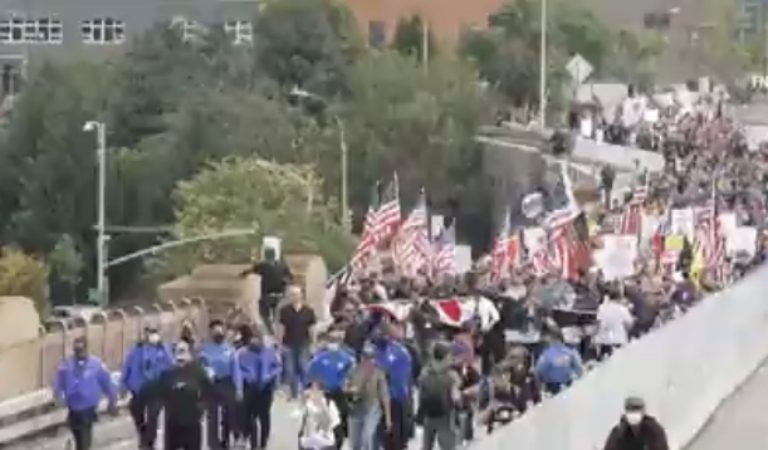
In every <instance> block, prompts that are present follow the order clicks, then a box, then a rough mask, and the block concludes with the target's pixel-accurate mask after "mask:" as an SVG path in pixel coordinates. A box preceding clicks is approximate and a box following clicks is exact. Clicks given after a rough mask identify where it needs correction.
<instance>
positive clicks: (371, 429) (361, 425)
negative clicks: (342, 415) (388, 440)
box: [347, 405, 382, 450]
mask: <svg viewBox="0 0 768 450" xmlns="http://www.w3.org/2000/svg"><path fill="white" fill-rule="evenodd" d="M381 416H382V411H381V407H380V406H379V405H374V406H370V407H367V408H366V407H356V408H354V409H353V410H352V411H350V413H349V419H347V423H348V426H349V445H350V447H352V450H374V439H375V437H376V429H377V428H378V426H379V422H381Z"/></svg>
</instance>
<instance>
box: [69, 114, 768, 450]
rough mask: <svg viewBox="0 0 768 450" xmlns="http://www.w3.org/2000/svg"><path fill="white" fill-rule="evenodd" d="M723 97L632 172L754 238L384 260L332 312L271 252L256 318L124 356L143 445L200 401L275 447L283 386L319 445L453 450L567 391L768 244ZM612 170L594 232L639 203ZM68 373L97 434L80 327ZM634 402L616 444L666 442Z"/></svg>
mask: <svg viewBox="0 0 768 450" xmlns="http://www.w3.org/2000/svg"><path fill="white" fill-rule="evenodd" d="M710 106H711V107H713V108H716V110H715V111H714V112H713V111H711V110H710V112H711V113H707V112H706V111H695V112H693V113H686V114H682V115H674V114H670V115H669V116H665V117H667V118H666V119H664V120H666V122H662V123H663V124H664V125H663V127H664V128H663V130H662V129H659V130H660V132H662V134H663V136H664V138H663V139H661V140H660V141H659V142H658V143H656V144H654V146H657V147H654V148H656V149H657V150H658V151H659V152H661V153H662V154H663V155H664V157H665V160H666V161H667V163H668V164H667V166H666V168H665V170H664V171H663V172H662V173H659V174H648V173H644V174H642V176H638V177H637V178H638V179H637V183H638V184H642V185H643V186H644V187H645V188H646V192H645V194H646V195H645V196H644V198H643V199H642V207H643V208H644V210H645V211H650V212H654V213H655V214H656V215H657V216H661V217H662V218H663V217H667V216H668V215H669V211H670V210H671V209H673V208H683V207H691V208H693V207H699V206H701V205H705V204H706V205H708V206H709V207H711V211H712V214H714V215H717V214H718V213H720V212H724V211H728V212H733V213H735V214H736V220H737V221H738V225H739V226H749V227H754V228H756V229H757V230H758V234H757V239H756V242H755V249H754V251H753V252H748V254H729V253H728V252H727V251H726V250H722V258H721V259H715V258H709V259H707V262H704V263H701V262H697V256H696V254H697V245H698V242H697V241H695V240H694V241H693V242H691V241H690V240H689V239H688V238H687V237H685V238H683V244H684V245H683V246H682V248H681V249H680V251H678V252H677V253H675V254H674V255H675V258H674V261H672V262H671V263H670V262H669V261H664V259H665V255H666V254H667V253H669V252H668V250H669V249H665V245H664V241H665V237H666V235H669V234H675V230H671V231H670V228H673V227H671V226H670V225H669V223H666V226H664V221H663V220H662V224H661V225H659V230H657V231H655V232H654V233H653V237H652V238H651V239H650V240H649V242H646V243H645V245H643V243H641V244H640V245H639V247H640V251H639V252H638V257H637V261H636V265H635V270H634V273H633V274H631V275H627V276H624V277H622V278H621V279H608V278H607V277H606V274H605V273H604V272H603V271H602V270H600V269H601V268H600V266H599V265H598V264H594V265H592V266H591V267H586V268H582V269H581V270H579V271H578V272H577V273H575V274H573V275H572V276H567V277H566V276H563V272H562V271H561V270H559V268H556V269H555V270H552V271H550V272H548V273H546V274H542V273H538V272H537V271H534V270H531V264H530V263H529V262H526V257H525V256H522V257H520V258H519V261H518V263H515V264H510V265H509V266H508V268H507V269H508V270H505V271H504V273H503V274H501V276H499V274H498V273H494V271H493V270H491V268H490V267H489V265H490V264H489V263H488V262H487V261H485V260H484V259H483V258H480V259H479V260H478V261H477V262H476V264H475V265H474V267H473V268H472V270H471V271H469V272H467V273H466V274H463V275H456V276H444V277H441V278H440V280H439V281H437V280H434V279H431V277H428V276H426V274H425V275H424V276H417V277H408V278H404V277H402V276H400V275H399V274H398V273H396V271H394V270H391V269H386V270H384V271H383V272H379V273H365V274H363V275H361V276H358V277H357V279H356V280H353V281H348V280H346V279H345V280H344V281H343V282H342V281H341V279H339V280H337V282H336V284H335V286H334V289H335V295H334V298H333V301H332V302H331V304H330V313H331V316H332V320H331V321H330V322H329V323H319V322H318V318H317V316H316V311H315V310H314V309H313V308H312V307H310V306H309V305H308V304H307V303H306V301H305V298H304V295H303V293H302V291H301V289H300V288H299V287H298V286H296V285H293V284H291V276H290V271H288V270H287V269H286V268H285V267H284V266H281V265H280V264H281V263H280V262H279V261H277V260H276V259H275V257H274V254H273V253H270V252H268V253H267V260H266V262H265V263H261V264H258V265H256V266H254V268H253V269H252V270H250V271H248V273H250V272H253V273H257V274H259V275H261V277H262V292H261V294H262V295H261V298H262V299H261V301H260V305H259V306H260V308H259V311H260V316H261V317H260V320H258V324H257V323H253V322H249V321H243V320H236V319H233V320H229V321H227V323H225V322H222V321H212V322H211V323H210V329H209V330H208V333H207V335H208V339H207V340H206V341H204V342H197V339H196V335H202V334H206V333H201V332H200V330H187V331H186V332H184V333H183V334H182V336H181V337H180V340H179V341H178V342H176V343H167V342H162V340H161V338H160V334H159V333H158V331H157V329H155V328H152V327H149V328H147V329H146V330H145V331H146V333H145V339H144V340H143V341H142V342H141V343H139V344H137V346H136V348H135V349H134V350H133V351H131V352H130V354H129V355H128V356H127V358H126V360H125V364H124V367H123V370H122V373H121V383H120V386H121V387H122V388H123V389H125V390H126V391H128V393H129V394H130V404H129V411H130V413H131V417H132V418H133V421H134V423H135V425H136V430H137V433H138V436H139V442H140V448H141V449H142V450H144V449H150V448H155V447H154V446H155V443H156V442H155V441H156V439H157V430H158V417H159V413H160V411H161V410H163V409H164V410H165V415H164V417H165V433H164V440H165V443H164V445H165V447H164V448H166V449H167V450H176V449H195V450H197V449H200V448H201V445H202V443H201V440H202V428H201V427H202V425H201V423H202V421H201V419H202V418H203V417H204V416H205V417H206V418H207V421H206V422H205V423H207V437H208V443H207V444H208V446H209V448H211V449H213V450H218V449H224V448H232V445H233V443H237V442H242V443H246V444H245V445H247V448H251V449H266V448H269V444H270V436H271V422H272V420H271V419H272V413H271V411H272V404H273V401H274V399H275V396H276V394H277V393H278V391H279V390H280V389H281V386H282V385H284V386H285V390H286V395H287V396H288V397H289V398H290V399H291V400H294V401H295V402H296V404H297V405H298V406H300V408H299V410H300V411H301V413H300V420H301V431H300V435H299V436H297V446H298V447H299V448H301V449H307V450H309V449H313V450H330V449H332V448H336V449H341V448H342V447H344V446H349V448H352V449H353V450H374V449H378V448H384V449H387V450H404V449H405V448H406V447H408V445H409V442H410V441H411V440H412V439H414V438H415V437H417V436H418V435H419V433H420V438H421V447H422V448H423V449H424V450H429V449H431V448H433V447H434V445H435V443H437V444H438V445H439V447H440V448H441V449H443V450H453V449H456V448H459V447H461V446H463V445H466V444H467V443H469V442H472V441H473V440H474V439H476V437H477V435H478V433H477V430H478V429H479V428H478V427H482V428H483V429H484V430H485V433H493V432H495V431H496V430H497V429H498V427H499V426H502V425H504V424H507V423H510V422H512V421H514V420H516V419H517V418H518V417H519V416H521V415H523V414H525V413H526V411H527V410H528V409H529V408H531V406H532V405H534V404H536V403H538V402H541V401H542V399H543V398H546V397H547V396H553V395H558V394H559V393H560V392H562V391H563V390H564V389H567V388H568V387H569V386H570V385H572V384H573V383H574V382H576V380H578V378H579V377H581V376H582V375H583V373H585V372H586V371H588V370H590V369H591V368H592V367H594V366H595V365H596V364H599V363H600V361H602V360H604V359H605V358H609V357H610V356H611V354H612V353H613V352H615V351H616V350H617V349H619V348H620V347H622V346H624V345H626V344H627V343H628V342H629V341H630V340H631V339H634V338H638V337H640V336H642V335H643V334H645V333H648V332H650V331H651V330H653V329H654V328H655V327H659V326H663V324H664V323H665V322H666V321H668V320H670V319H672V318H674V317H676V316H678V315H680V314H684V313H685V311H687V310H688V309H690V308H691V307H693V306H694V305H695V304H697V303H698V302H700V301H703V299H704V298H705V297H706V294H707V293H709V292H712V291H715V290H718V289H722V288H724V287H726V286H727V285H728V284H730V283H732V282H734V281H735V280H736V279H738V277H740V276H742V275H743V274H745V273H746V272H747V271H748V270H750V269H751V268H752V267H755V266H756V265H758V264H760V263H761V262H763V261H764V259H765V257H766V256H768V246H766V243H768V241H766V238H765V236H766V235H765V233H764V231H765V218H766V214H765V213H766V199H767V198H768V195H767V194H768V151H766V149H761V150H758V151H755V152H750V151H749V150H748V149H747V148H746V146H745V144H744V140H743V137H742V136H740V134H739V130H738V128H737V127H736V124H735V123H734V121H733V120H732V119H730V118H728V117H725V116H724V115H723V114H722V108H720V107H717V106H716V105H715V104H712V103H710ZM624 131H625V132H632V133H634V132H633V131H631V130H624ZM713 174H715V176H714V177H713ZM638 175H640V174H638ZM608 178H610V177H609V176H604V180H603V181H604V183H603V186H602V188H603V189H604V191H606V195H605V196H604V198H605V199H609V200H608V201H606V202H605V203H604V204H603V205H600V206H599V207H598V208H595V209H594V210H593V211H592V212H590V214H589V216H590V217H589V220H590V221H591V222H592V223H591V224H590V225H591V226H590V229H591V230H594V231H592V233H591V234H590V238H591V244H592V246H593V247H595V248H597V247H599V245H600V236H601V234H603V233H606V232H615V229H616V228H618V227H620V225H617V224H618V223H620V222H621V221H622V217H623V216H624V215H625V214H626V210H627V204H626V203H625V202H613V201H610V199H611V198H612V197H613V195H612V194H611V190H612V186H611V183H610V182H609V181H610V180H608ZM651 178H652V180H653V182H652V183H651V182H650V181H651ZM713 178H714V182H713ZM628 199H631V195H630V196H629V197H628ZM702 220H703V221H706V220H708V219H702ZM707 223H712V222H707ZM710 231H711V230H710ZM717 232H718V233H719V232H720V231H717ZM657 238H658V240H660V242H661V243H660V244H659V243H658V242H656V241H657ZM638 239H640V236H639V235H638ZM723 239H724V238H723ZM723 239H720V242H722V241H723ZM710 244H711V245H713V244H712V242H710ZM718 248H719V247H718ZM708 251H709V252H710V253H712V249H709V250H708ZM283 298H285V299H284V300H283V305H282V306H280V307H279V306H278V305H279V304H280V301H281V299H283ZM447 316H450V317H452V318H453V320H447V319H446V317H447ZM55 386H56V392H57V395H58V396H59V397H60V398H61V399H62V400H63V401H64V402H65V403H66V405H67V407H68V408H69V410H70V420H69V423H70V427H71V428H72V431H73V435H74V438H75V443H76V448H77V449H78V450H86V449H89V448H90V445H91V440H92V438H91V435H92V431H91V430H92V425H93V422H94V420H95V418H96V408H97V405H98V402H99V400H100V399H101V397H102V396H103V395H105V396H107V397H108V399H109V404H110V411H115V405H116V399H117V390H116V388H115V386H114V384H113V383H112V382H111V381H110V376H109V373H108V372H107V371H106V369H105V368H104V366H103V364H102V363H101V362H100V361H98V360H97V359H96V358H95V357H93V356H89V355H88V353H87V348H86V345H85V341H84V340H82V339H79V340H77V341H76V342H75V354H74V356H73V358H72V359H71V360H67V361H65V362H64V363H63V364H62V366H61V368H60V370H59V373H58V376H57V379H56V383H55ZM625 406H626V408H625V409H626V413H625V415H624V416H623V417H622V418H621V421H620V424H619V425H618V426H617V427H616V428H615V429H614V430H613V431H612V432H611V433H610V436H609V437H608V439H607V442H606V445H605V449H606V450H628V449H635V448H644V449H647V450H666V449H667V448H668V447H667V443H666V438H665V436H664V430H663V427H661V425H660V424H659V423H658V422H656V421H655V420H654V419H653V418H652V417H651V416H649V415H648V414H646V412H645V405H644V402H643V401H642V399H641V398H636V397H631V398H628V399H627V401H626V405H625ZM417 430H420V431H417Z"/></svg>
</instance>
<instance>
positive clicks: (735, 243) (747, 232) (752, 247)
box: [726, 227, 757, 257]
mask: <svg viewBox="0 0 768 450" xmlns="http://www.w3.org/2000/svg"><path fill="white" fill-rule="evenodd" d="M726 249H727V251H728V254H729V255H736V254H738V253H747V254H748V255H749V256H750V257H753V256H755V253H756V252H757V228H755V227H738V228H736V230H734V231H733V232H732V233H731V234H729V235H728V238H727V239H726Z"/></svg>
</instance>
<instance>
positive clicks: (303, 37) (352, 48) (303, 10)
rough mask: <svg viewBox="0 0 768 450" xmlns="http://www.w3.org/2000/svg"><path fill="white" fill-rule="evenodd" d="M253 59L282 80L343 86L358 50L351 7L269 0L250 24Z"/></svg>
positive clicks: (330, 91) (334, 88) (332, 88)
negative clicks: (253, 50)
mask: <svg viewBox="0 0 768 450" xmlns="http://www.w3.org/2000/svg"><path fill="white" fill-rule="evenodd" d="M254 31H255V39H256V53H257V56H258V60H259V61H260V63H261V64H262V65H263V67H264V69H265V70H266V71H267V73H268V74H269V75H270V77H271V78H272V79H274V80H276V81H277V82H278V83H279V84H280V85H281V86H284V87H287V88H289V89H290V88H291V87H293V86H302V87H304V88H306V89H308V90H310V91H313V92H317V93H321V94H324V95H334V94H336V93H340V92H345V90H346V84H347V82H346V79H347V69H348V68H349V65H350V63H352V62H353V61H354V60H355V59H356V57H357V56H358V55H359V54H360V53H361V52H362V49H363V46H362V40H361V37H360V34H359V32H358V30H357V28H356V26H355V22H354V18H353V16H352V13H351V12H350V11H349V9H347V8H346V7H345V6H343V5H342V4H341V3H339V2H336V1H334V0H272V1H269V2H267V3H266V4H265V7H264V8H263V9H262V11H261V12H260V13H259V15H258V17H257V19H256V24H255V26H254Z"/></svg>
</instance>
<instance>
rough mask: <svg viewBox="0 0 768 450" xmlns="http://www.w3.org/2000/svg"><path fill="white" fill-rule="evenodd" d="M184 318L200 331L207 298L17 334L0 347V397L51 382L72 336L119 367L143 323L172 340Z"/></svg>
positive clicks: (205, 311) (26, 391) (65, 353)
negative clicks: (84, 339) (42, 332)
mask: <svg viewBox="0 0 768 450" xmlns="http://www.w3.org/2000/svg"><path fill="white" fill-rule="evenodd" d="M1 312H2V302H0V313H1ZM0 317H3V315H0ZM185 320H189V321H191V322H192V323H193V324H194V325H195V327H196V329H197V330H198V332H204V331H205V330H206V329H207V322H208V320H207V308H206V306H205V304H204V303H203V302H202V301H199V300H198V301H194V302H190V301H181V302H177V303H168V304H165V305H163V306H160V305H153V306H151V307H149V308H147V309H146V310H142V309H140V308H134V309H133V310H130V311H123V310H115V311H111V312H110V313H109V315H108V316H106V315H99V316H96V317H94V319H93V320H92V322H91V323H88V324H84V325H83V326H81V327H77V328H74V329H69V330H67V329H64V328H63V327H62V328H61V329H59V330H57V331H52V332H49V333H47V334H45V335H43V336H40V337H37V335H35V336H34V337H32V338H29V336H27V338H26V339H19V340H16V341H15V342H13V343H11V344H9V345H7V346H3V347H2V348H0V374H2V377H0V401H3V400H7V399H10V398H13V397H17V396H19V395H23V394H26V393H30V392H33V391H36V390H38V389H42V388H46V387H50V385H51V382H52V380H53V377H54V375H55V373H56V370H57V368H58V366H59V363H60V362H61V361H62V360H63V359H64V358H65V357H67V356H68V355H69V354H70V352H71V348H72V341H73V340H74V339H75V338H76V337H78V336H86V337H87V339H88V346H89V349H90V352H91V353H92V354H93V355H95V356H98V357H99V358H101V359H102V360H103V361H104V362H105V363H106V364H107V366H108V367H109V368H110V369H112V370H117V369H118V368H119V367H120V366H121V364H122V361H123V359H124V358H125V355H126V354H127V352H128V350H129V349H130V348H131V347H132V346H133V345H134V344H136V342H137V341H138V339H139V338H140V336H141V331H142V329H143V324H146V323H152V324H155V325H158V326H160V328H161V331H162V333H163V335H164V336H165V338H166V339H169V340H170V339H173V340H176V339H178V333H179V329H180V324H181V323H182V322H184V321H185Z"/></svg>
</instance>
